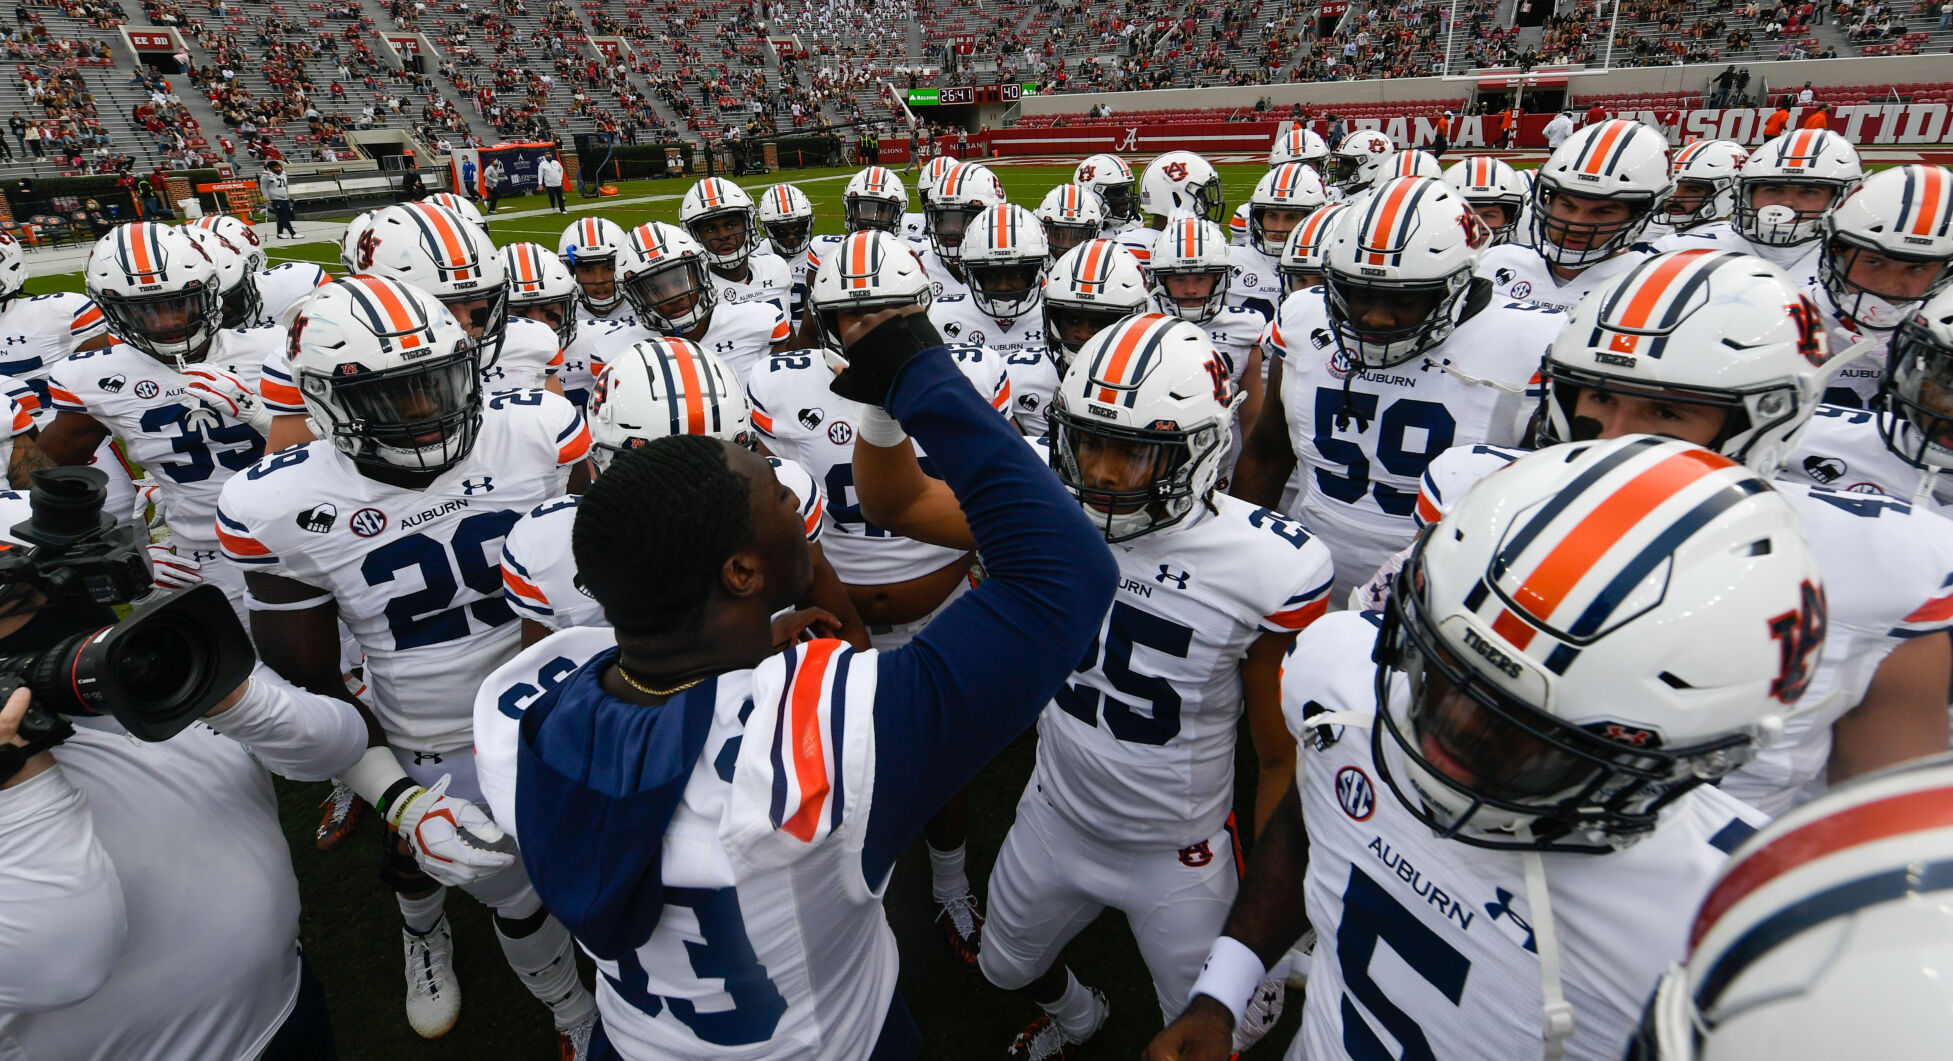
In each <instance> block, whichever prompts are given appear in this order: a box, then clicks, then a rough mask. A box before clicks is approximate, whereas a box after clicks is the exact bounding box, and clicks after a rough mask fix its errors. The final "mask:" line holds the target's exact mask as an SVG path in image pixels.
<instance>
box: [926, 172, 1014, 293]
mask: <svg viewBox="0 0 1953 1061" xmlns="http://www.w3.org/2000/svg"><path fill="white" fill-rule="evenodd" d="M1004 201H1005V200H1004V184H1003V182H1002V181H1000V180H998V179H997V175H996V174H995V173H993V172H991V170H990V167H988V166H984V165H980V164H978V163H975V162H963V163H958V164H956V165H953V166H951V167H949V168H948V169H946V170H944V171H943V175H942V179H941V180H939V181H937V182H936V185H935V186H934V187H932V188H930V189H928V190H927V191H925V192H923V193H922V220H923V229H924V231H925V233H926V238H925V240H924V243H923V244H918V245H917V247H916V257H917V258H919V259H921V260H922V267H923V268H924V269H925V270H927V271H928V274H929V288H930V292H931V294H933V295H934V296H935V297H937V298H941V297H943V296H944V295H965V294H968V293H969V291H970V279H969V277H968V276H967V275H965V274H964V272H963V237H964V235H965V233H967V232H968V231H969V227H970V224H971V223H972V222H974V221H975V220H976V218H977V215H978V214H980V213H982V212H983V211H984V209H985V208H986V207H992V206H1002V205H1003V204H1004ZM925 244H926V245H925Z"/></svg>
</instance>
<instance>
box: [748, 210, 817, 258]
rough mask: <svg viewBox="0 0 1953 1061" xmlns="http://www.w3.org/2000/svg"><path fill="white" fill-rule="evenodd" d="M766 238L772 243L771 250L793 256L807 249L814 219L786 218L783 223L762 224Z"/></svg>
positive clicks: (812, 232)
mask: <svg viewBox="0 0 1953 1061" xmlns="http://www.w3.org/2000/svg"><path fill="white" fill-rule="evenodd" d="M760 227H761V228H764V229H766V238H767V239H769V240H771V241H772V242H773V249H774V250H776V251H779V252H780V253H781V254H783V255H789V256H791V255H795V254H799V253H800V252H801V251H803V250H806V249H807V244H808V243H809V242H810V241H811V240H813V238H814V219H813V218H811V217H795V218H788V219H787V220H785V221H768V222H763V223H762V224H761V226H760Z"/></svg>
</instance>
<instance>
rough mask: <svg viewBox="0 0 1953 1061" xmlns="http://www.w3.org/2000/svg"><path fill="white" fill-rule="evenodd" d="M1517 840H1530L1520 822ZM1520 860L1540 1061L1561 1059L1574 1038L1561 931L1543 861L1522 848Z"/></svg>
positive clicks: (1525, 828) (1526, 829)
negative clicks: (1532, 951) (1535, 980)
mask: <svg viewBox="0 0 1953 1061" xmlns="http://www.w3.org/2000/svg"><path fill="white" fill-rule="evenodd" d="M1517 832H1518V834H1519V837H1520V839H1522V840H1525V841H1527V842H1531V841H1532V838H1533V833H1532V827H1531V826H1530V825H1521V826H1519V828H1518V830H1517ZM1519 860H1520V862H1521V864H1522V865H1524V867H1525V873H1526V906H1527V907H1528V910H1529V912H1530V913H1531V915H1532V929H1533V946H1534V947H1535V948H1536V949H1537V950H1538V951H1539V996H1540V1014H1541V1017H1542V1018H1543V1020H1544V1025H1543V1027H1542V1028H1541V1037H1542V1038H1543V1039H1544V1040H1545V1042H1544V1044H1543V1049H1542V1051H1541V1053H1540V1057H1541V1058H1542V1061H1562V1059H1563V1058H1564V1057H1566V1041H1567V1040H1568V1039H1570V1038H1572V1037H1573V1028H1574V1021H1573V1006H1572V1005H1571V1004H1570V1003H1568V1002H1567V1000H1566V992H1565V991H1564V989H1563V987H1562V984H1561V978H1560V933H1559V929H1558V927H1557V926H1556V925H1555V924H1554V922H1553V897H1552V894H1551V891H1550V889H1549V888H1547V886H1546V863H1545V861H1544V860H1543V859H1542V858H1540V853H1539V852H1537V851H1522V852H1520V854H1519Z"/></svg>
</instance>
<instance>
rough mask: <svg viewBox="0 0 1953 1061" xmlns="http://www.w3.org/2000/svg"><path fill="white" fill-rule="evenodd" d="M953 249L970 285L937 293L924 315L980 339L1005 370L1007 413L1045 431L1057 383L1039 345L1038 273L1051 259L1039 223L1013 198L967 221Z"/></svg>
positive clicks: (953, 337) (958, 336) (968, 340)
mask: <svg viewBox="0 0 1953 1061" xmlns="http://www.w3.org/2000/svg"><path fill="white" fill-rule="evenodd" d="M959 253H960V255H961V258H962V263H963V275H964V277H965V278H966V279H968V280H969V285H970V286H969V290H968V292H967V293H964V292H950V293H946V294H942V295H938V296H936V298H935V299H934V300H933V301H931V302H930V303H929V320H930V322H931V323H933V324H934V325H935V326H936V330H937V331H938V332H941V333H942V336H943V338H944V339H946V340H948V341H950V342H952V343H958V344H969V345H972V346H981V347H983V348H984V349H985V350H987V351H989V352H990V354H991V356H994V357H999V358H1002V359H1003V362H1004V367H1005V370H1006V371H1008V372H1009V373H1010V391H1011V398H1012V400H1011V406H1010V416H1011V418H1012V419H1013V420H1015V421H1016V422H1017V427H1018V429H1019V430H1021V431H1023V432H1024V433H1025V434H1026V435H1030V436H1032V437H1033V438H1036V437H1040V436H1042V435H1043V434H1044V409H1045V406H1046V405H1048V404H1050V402H1051V395H1052V393H1053V392H1054V391H1056V390H1057V389H1058V366H1057V363H1056V362H1055V361H1053V360H1052V358H1051V355H1050V353H1049V352H1048V351H1047V350H1046V348H1045V332H1044V315H1043V314H1042V313H1040V312H1039V310H1040V309H1041V308H1042V306H1043V303H1044V277H1045V271H1046V268H1047V265H1048V263H1049V261H1050V257H1049V254H1048V248H1047V247H1046V246H1045V237H1044V228H1043V226H1041V225H1039V224H1038V220H1037V218H1035V217H1033V216H1032V215H1031V212H1030V211H1029V210H1026V209H1024V208H1023V207H1021V206H1018V205H1016V204H1014V203H1003V204H1001V205H998V206H991V207H986V208H984V210H983V212H982V213H979V214H978V215H977V216H976V218H975V220H973V221H971V222H970V227H969V230H968V231H967V232H966V233H965V234H964V237H963V243H962V246H961V247H960V248H959Z"/></svg>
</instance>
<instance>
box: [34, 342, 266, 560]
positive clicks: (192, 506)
mask: <svg viewBox="0 0 1953 1061" xmlns="http://www.w3.org/2000/svg"><path fill="white" fill-rule="evenodd" d="M284 348H285V329H283V328H280V327H278V326H276V325H272V326H270V327H266V328H230V329H225V330H223V331H220V332H218V333H217V337H216V338H215V339H214V340H212V341H211V345H210V351H209V353H207V354H206V355H205V356H204V360H203V362H202V364H203V365H204V366H206V367H209V368H212V369H217V370H220V371H223V372H228V373H230V374H231V375H233V376H236V377H237V378H238V379H239V380H241V381H243V383H244V385H245V386H247V387H256V386H257V385H258V369H259V367H260V366H262V365H263V364H264V359H265V356H266V354H267V353H268V352H270V351H272V350H283V349H284ZM184 384H185V381H184V378H183V376H182V375H181V374H179V373H178V372H177V371H176V369H174V368H171V367H170V366H168V365H165V364H163V363H162V362H160V361H158V360H156V359H155V358H153V357H150V356H149V355H148V354H145V353H143V352H142V351H141V350H138V349H136V348H135V347H133V346H128V345H126V344H123V343H117V344H116V345H114V346H111V347H107V348H105V349H101V350H85V351H82V352H81V353H79V354H75V355H72V356H70V357H69V358H68V359H67V360H65V361H62V362H61V363H60V364H58V365H56V366H55V367H54V371H53V373H52V374H51V375H50V377H49V390H50V393H51V394H52V395H53V398H54V406H55V408H56V409H57V410H61V411H66V412H75V413H81V414H83V415H85V416H88V417H91V418H93V419H94V420H95V422H96V423H99V424H101V425H102V426H103V427H105V428H107V429H108V431H109V433H110V434H112V435H114V436H115V437H116V439H117V440H119V441H120V442H121V443H122V449H123V452H124V453H126V454H127V455H128V458H129V459H130V460H131V461H134V462H135V463H136V464H139V465H141V466H142V467H143V469H144V470H145V471H147V472H148V474H149V477H150V478H151V479H153V480H155V481H156V486H157V490H158V491H159V492H160V493H161V495H162V499H163V510H164V512H165V514H166V515H167V518H168V520H169V526H170V534H171V536H172V537H173V538H174V539H175V540H176V541H177V543H178V545H179V547H183V546H187V547H189V548H191V549H195V550H198V551H202V552H211V553H214V552H215V550H216V549H217V531H216V518H217V495H218V493H219V492H220V491H222V490H223V488H224V484H225V483H226V482H228V481H229V480H230V479H231V477H232V476H234V475H236V474H237V473H238V472H241V471H243V470H244V469H246V468H249V467H250V466H251V465H252V464H254V463H256V462H257V460H258V458H260V457H262V456H264V438H263V437H262V436H260V435H259V434H258V433H257V432H256V431H253V430H252V429H251V428H250V426H249V425H247V424H245V423H244V422H242V421H240V420H237V419H235V418H233V417H232V416H230V415H229V414H228V413H225V412H221V411H219V410H218V409H217V408H215V407H213V406H210V405H206V404H204V403H203V402H201V401H199V400H197V398H196V397H195V396H194V395H192V394H190V393H189V392H188V391H186V390H185V389H184ZM199 559H202V558H199Z"/></svg>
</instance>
